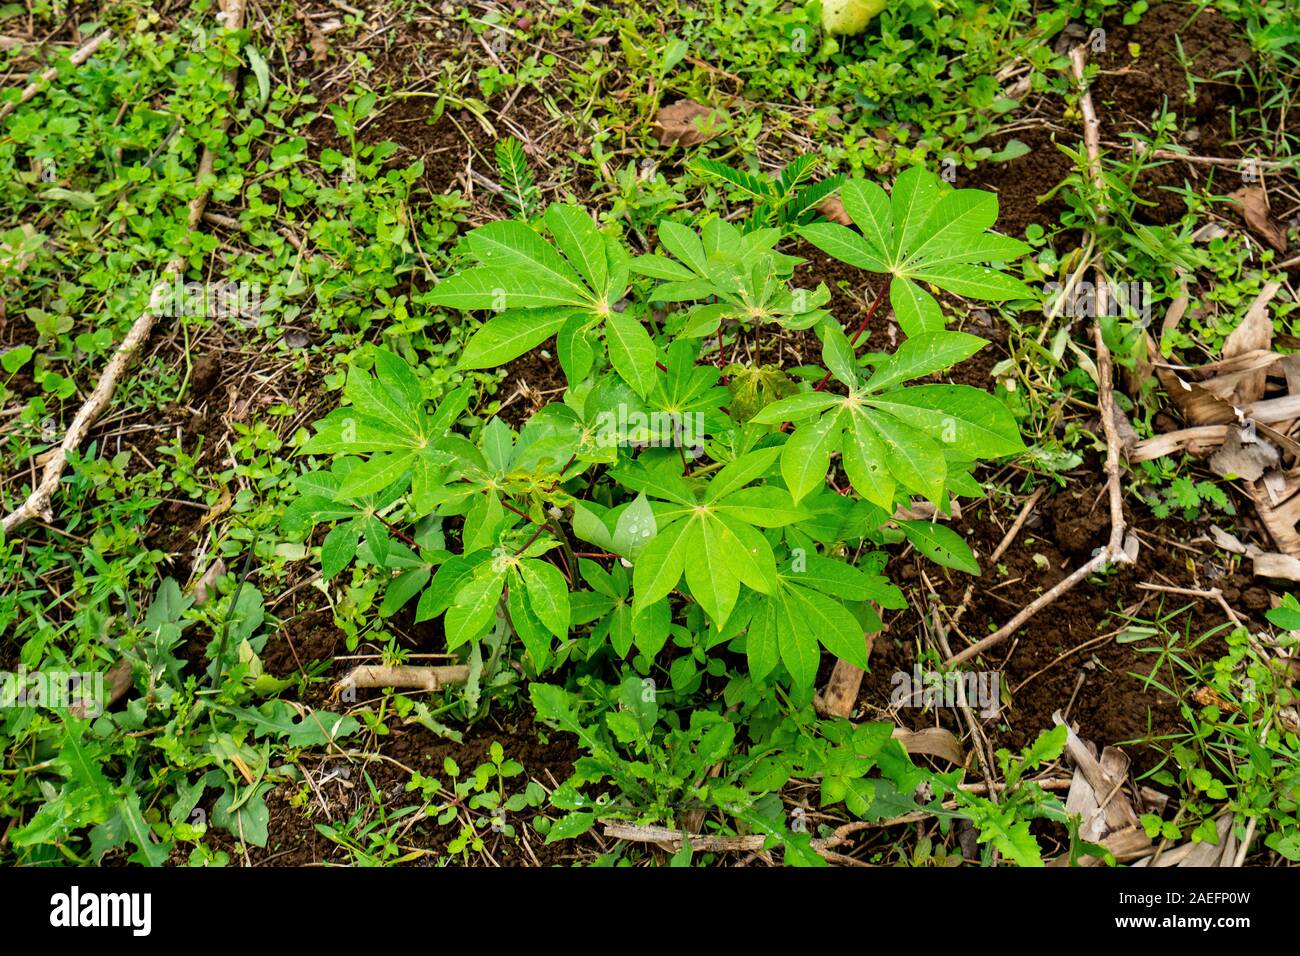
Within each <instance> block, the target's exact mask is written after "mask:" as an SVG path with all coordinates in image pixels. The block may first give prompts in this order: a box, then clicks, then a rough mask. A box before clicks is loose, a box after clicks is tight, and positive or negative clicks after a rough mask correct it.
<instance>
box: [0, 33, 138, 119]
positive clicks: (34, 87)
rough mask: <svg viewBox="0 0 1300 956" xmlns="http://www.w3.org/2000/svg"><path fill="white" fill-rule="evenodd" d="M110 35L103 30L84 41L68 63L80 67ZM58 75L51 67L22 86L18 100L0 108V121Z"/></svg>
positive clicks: (54, 68)
mask: <svg viewBox="0 0 1300 956" xmlns="http://www.w3.org/2000/svg"><path fill="white" fill-rule="evenodd" d="M112 35H113V31H112V30H105V31H103V32H102V33H98V34H96V35H95V36H94V37H93V38H92V39H90V40H88V41H86V43H85V45H83V46H82V47H81V49H79V50H77V52H76V53H74V54H72V56H71V57H69V62H70V63H71V64H72V65H73V66H74V67H76V66H81V64H83V63H85V62H86V61H87V60H89V59H90V58H91V57H92V56H94V55H95V51H96V50H98V49H99V48H100V45H101V44H103V42H104V41H105V40H107V39H108V38H109V37H111V36H112ZM58 75H59V68H58V67H57V66H52V67H50V68H49V69H48V70H46V71H45V72H44V73H42V74H41V75H40V76H39V77H38V78H36V79H34V80H32V81H31V82H30V83H28V84H27V85H26V86H24V87H23V91H22V93H20V94H19V96H18V99H16V100H11V101H9V102H8V103H6V104H4V105H3V106H0V120H2V119H4V118H5V117H6V116H8V115H9V114H10V113H12V112H13V111H14V110H15V109H17V108H18V106H20V105H21V104H23V103H26V102H27V101H28V100H30V99H32V98H33V97H35V96H36V94H37V93H39V92H40V91H41V88H42V87H43V86H44V85H45V84H46V83H49V82H50V81H51V80H53V79H54V78H55V77H56V76H58Z"/></svg>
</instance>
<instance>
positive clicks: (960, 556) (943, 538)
mask: <svg viewBox="0 0 1300 956" xmlns="http://www.w3.org/2000/svg"><path fill="white" fill-rule="evenodd" d="M898 526H899V527H900V528H901V529H902V530H903V534H904V535H906V536H907V540H908V541H910V542H912V544H913V546H915V548H916V550H918V551H920V552H921V553H922V554H923V555H925V556H926V557H927V558H929V559H930V560H931V561H933V562H935V564H941V565H943V566H944V567H945V568H955V569H956V570H958V571H965V572H966V573H967V574H974V575H976V576H978V575H979V573H980V565H979V562H978V561H976V560H975V555H974V554H972V553H971V549H970V545H968V544H967V543H966V539H965V538H963V537H962V536H961V535H959V534H958V533H957V532H956V531H953V530H952V529H951V528H949V527H948V526H947V525H942V524H938V523H937V522H932V521H900V522H898Z"/></svg>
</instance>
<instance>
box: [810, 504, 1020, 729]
mask: <svg viewBox="0 0 1300 956" xmlns="http://www.w3.org/2000/svg"><path fill="white" fill-rule="evenodd" d="M1044 488H1045V486H1040V487H1038V488H1037V489H1035V490H1034V493H1033V494H1032V495H1030V496H1029V500H1028V501H1026V502H1025V504H1024V506H1023V507H1022V508H1021V509H1020V514H1019V515H1017V516H1016V520H1015V522H1014V523H1013V524H1012V525H1011V528H1010V530H1008V531H1007V533H1006V534H1005V535H1004V536H1003V538H1002V542H1001V544H999V545H998V546H997V550H995V551H994V552H993V554H992V555H991V556H990V557H989V561H988V566H989V567H992V566H994V565H996V564H997V562H998V559H999V558H1001V557H1002V555H1004V554H1006V552H1007V549H1008V548H1009V547H1011V542H1013V541H1015V539H1016V535H1018V534H1019V533H1020V529H1021V528H1023V527H1024V526H1025V522H1026V521H1027V520H1028V519H1029V515H1030V514H1031V513H1032V512H1033V510H1034V506H1035V505H1036V504H1038V499H1039V498H1041V497H1042V496H1043V490H1044ZM974 589H975V585H974V584H971V585H969V586H967V588H966V594H965V596H964V597H963V598H962V601H961V606H960V607H959V608H957V612H956V614H954V615H953V616H952V626H953V628H954V629H955V628H956V627H957V625H958V623H959V622H960V621H961V616H962V613H963V612H964V611H965V610H966V607H967V605H968V604H969V603H970V599H971V595H972V594H973V592H974ZM888 630H889V628H888V627H884V628H882V630H881V631H880V632H879V633H882V634H883V633H885V632H886V631H888ZM875 637H876V635H874V634H873V635H869V636H868V638H867V656H868V657H870V656H871V651H872V645H873V644H874V642H875ZM864 674H865V671H863V670H862V668H860V667H856V666H854V665H853V664H850V663H849V662H848V661H844V660H837V661H836V662H835V669H834V670H833V671H831V676H830V679H829V680H828V681H827V682H826V689H825V690H824V691H822V692H821V693H820V694H818V695H817V697H816V700H815V704H816V707H817V709H818V711H820V712H821V713H823V714H826V715H829V716H833V717H848V716H849V715H850V714H851V713H853V705H854V704H855V703H857V700H858V691H859V690H860V689H861V688H862V678H863V676H864Z"/></svg>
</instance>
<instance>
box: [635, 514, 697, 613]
mask: <svg viewBox="0 0 1300 956" xmlns="http://www.w3.org/2000/svg"><path fill="white" fill-rule="evenodd" d="M688 524H689V522H687V521H676V522H674V523H673V524H671V525H669V526H668V527H667V528H661V529H660V530H659V533H658V534H656V535H655V536H654V537H653V538H652V539H651V540H650V543H649V544H648V545H646V547H645V550H644V551H642V552H641V556H640V557H639V558H638V559H637V561H636V564H635V565H634V566H633V571H632V589H633V592H634V597H633V601H632V611H633V613H634V614H639V613H640V612H641V611H643V610H644V609H645V608H647V607H649V606H650V605H651V604H653V603H655V602H656V601H658V600H660V599H661V598H664V597H667V596H668V594H669V592H671V591H672V589H673V588H675V587H676V586H677V582H678V581H680V580H681V579H682V572H683V571H685V570H686V556H687V552H688V547H687V544H688V542H687V535H686V528H687V525H688Z"/></svg>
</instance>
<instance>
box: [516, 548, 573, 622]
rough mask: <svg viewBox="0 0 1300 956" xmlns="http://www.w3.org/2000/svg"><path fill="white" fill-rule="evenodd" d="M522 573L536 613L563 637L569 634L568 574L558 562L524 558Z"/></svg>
mask: <svg viewBox="0 0 1300 956" xmlns="http://www.w3.org/2000/svg"><path fill="white" fill-rule="evenodd" d="M519 573H520V575H521V576H522V577H523V579H524V587H525V588H527V590H528V603H529V605H530V606H531V608H532V610H533V613H534V614H536V615H537V617H538V619H539V620H540V621H541V622H542V623H543V624H544V625H546V628H547V629H548V630H549V631H550V632H551V633H552V634H554V635H555V636H556V637H558V638H560V639H561V640H563V639H564V638H565V637H566V636H567V635H568V633H569V585H568V582H567V581H565V580H564V575H563V574H561V573H560V572H559V569H557V568H556V567H555V566H554V565H552V564H547V563H546V562H545V561H536V560H524V561H520V562H519Z"/></svg>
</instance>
